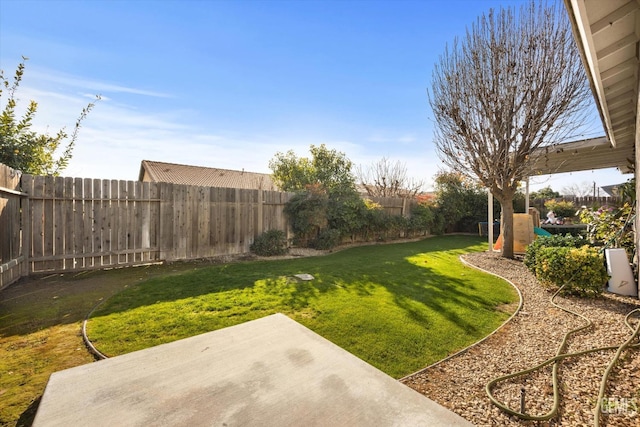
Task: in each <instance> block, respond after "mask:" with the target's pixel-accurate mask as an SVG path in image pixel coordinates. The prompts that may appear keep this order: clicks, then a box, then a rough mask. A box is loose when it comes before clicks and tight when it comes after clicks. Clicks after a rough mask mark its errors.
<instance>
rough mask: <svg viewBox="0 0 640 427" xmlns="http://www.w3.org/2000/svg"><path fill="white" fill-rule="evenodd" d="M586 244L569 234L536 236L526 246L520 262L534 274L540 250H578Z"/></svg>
mask: <svg viewBox="0 0 640 427" xmlns="http://www.w3.org/2000/svg"><path fill="white" fill-rule="evenodd" d="M585 244H587V242H586V241H585V240H584V239H583V238H581V237H576V236H572V235H570V234H567V235H564V236H562V235H559V234H556V235H553V236H538V238H537V239H535V240H534V241H533V242H531V243H530V244H529V246H527V250H526V252H525V254H524V259H523V260H522V262H523V263H524V265H525V266H526V267H527V268H528V269H529V271H531V272H532V273H535V272H536V267H537V258H538V253H539V252H540V250H541V249H542V248H548V247H568V248H579V247H581V246H583V245H585Z"/></svg>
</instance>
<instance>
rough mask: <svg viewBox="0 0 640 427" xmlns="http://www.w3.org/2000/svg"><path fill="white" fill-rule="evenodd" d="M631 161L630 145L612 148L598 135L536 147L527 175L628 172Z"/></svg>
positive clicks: (632, 159)
mask: <svg viewBox="0 0 640 427" xmlns="http://www.w3.org/2000/svg"><path fill="white" fill-rule="evenodd" d="M633 162H634V151H633V146H625V147H622V148H614V147H613V146H612V145H611V143H610V142H609V139H608V138H607V137H605V136H601V137H598V138H590V139H583V140H579V141H572V142H565V143H561V144H553V145H549V146H546V147H542V148H539V149H538V150H536V151H535V152H534V153H533V154H532V165H531V169H532V170H531V172H530V176H534V175H548V174H555V173H564V172H578V171H585V170H593V169H604V168H618V169H620V171H621V172H622V173H627V172H629V170H630V166H631V165H633Z"/></svg>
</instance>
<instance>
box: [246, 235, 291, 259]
mask: <svg viewBox="0 0 640 427" xmlns="http://www.w3.org/2000/svg"><path fill="white" fill-rule="evenodd" d="M249 249H250V250H251V252H253V253H254V254H256V255H260V256H275V255H284V254H286V253H287V250H288V249H287V237H286V236H285V234H284V231H281V230H268V231H265V232H264V233H262V234H261V235H259V236H258V237H256V240H255V241H254V242H253V243H252V244H251V246H250V247H249Z"/></svg>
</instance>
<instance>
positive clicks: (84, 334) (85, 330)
mask: <svg viewBox="0 0 640 427" xmlns="http://www.w3.org/2000/svg"><path fill="white" fill-rule="evenodd" d="M429 237H434V236H428V237H427V238H423V239H415V240H414V239H411V240H410V241H404V242H384V243H383V244H382V245H381V246H386V244H388V243H391V244H398V243H400V244H403V243H412V242H417V241H421V240H430V239H429ZM378 245H380V243H377V244H375V243H374V244H372V246H378ZM359 246H370V245H350V246H349V247H343V248H340V250H339V251H342V250H348V249H353V248H354V247H359ZM442 249H444V248H439V249H437V250H436V252H438V251H441V250H442ZM335 252H338V251H332V252H326V253H323V254H318V255H320V257H323V256H324V255H331V254H334V253H335ZM471 252H477V247H476V250H472V251H471ZM480 252H482V251H480ZM466 255H467V254H466V253H464V254H461V255H459V256H458V257H455V256H454V257H451V258H450V260H452V261H453V260H455V261H458V262H459V263H460V264H459V265H462V266H464V267H473V268H474V269H475V270H476V271H479V272H482V273H489V274H490V275H492V276H494V277H496V278H499V279H500V280H501V281H506V282H507V283H508V284H510V285H511V287H512V288H515V290H516V292H517V294H518V298H519V304H518V307H517V309H516V310H515V312H513V314H511V315H510V317H509V318H508V319H507V320H505V321H503V322H502V323H501V324H500V325H499V326H498V327H497V328H496V329H495V330H493V331H491V332H490V333H489V335H486V336H484V337H481V339H479V341H476V342H474V343H473V344H471V345H469V346H467V347H465V348H463V350H460V351H457V352H456V353H454V354H451V355H449V356H447V355H446V353H445V354H444V355H441V357H442V356H446V357H444V358H443V359H440V360H437V361H436V362H435V363H432V364H430V365H428V366H427V367H421V366H420V364H419V363H418V364H415V363H414V369H416V368H419V369H418V370H416V371H413V370H407V371H404V372H413V373H411V374H409V375H403V374H402V372H396V374H395V375H392V376H394V377H395V378H397V379H399V380H403V379H405V378H407V377H409V376H411V375H415V374H416V373H419V372H422V371H423V370H425V369H428V368H429V367H431V366H434V365H437V364H438V363H441V362H443V361H445V360H448V359H450V358H452V357H454V356H456V355H459V354H460V353H463V352H465V351H466V350H468V349H469V348H472V347H473V346H475V345H477V344H479V343H481V342H483V341H484V340H486V339H487V338H488V337H490V336H492V335H493V334H494V333H495V332H497V331H498V330H500V329H501V328H502V327H503V326H504V325H505V324H507V323H508V322H509V321H510V320H511V319H512V318H513V317H514V316H515V314H517V313H518V312H519V311H520V309H521V308H522V305H523V298H522V294H521V293H520V291H519V289H518V288H517V287H516V286H515V285H514V284H513V283H512V282H510V281H509V280H507V279H505V278H504V277H501V276H500V275H497V274H493V273H491V272H488V271H486V270H483V269H482V268H479V267H476V266H475V265H473V264H471V263H469V262H468V261H466V260H465V259H464V258H463V257H464V256H466ZM313 257H314V256H311V258H313ZM295 258H308V257H307V256H302V257H295ZM252 261H257V260H252ZM260 261H262V260H260ZM274 261H278V260H274ZM503 283H504V282H503ZM504 289H508V286H507V287H506V288H504ZM107 301H109V299H106V300H103V301H101V302H99V303H98V304H97V305H96V306H95V307H93V309H92V310H91V312H90V313H89V314H88V315H87V317H86V319H85V320H84V322H83V325H82V337H83V340H84V341H85V345H86V347H87V349H88V350H89V352H91V353H92V354H93V355H94V357H96V359H103V358H107V357H109V356H107V355H106V354H104V353H102V352H101V351H100V350H98V348H97V347H101V345H100V344H101V343H97V344H94V343H93V342H92V340H91V339H90V338H89V335H91V333H90V331H91V329H90V328H89V325H88V322H89V320H92V319H93V316H94V315H95V313H94V312H96V311H99V310H98V309H99V308H100V307H101V306H102V305H103V304H104V303H105V302H107ZM513 302H515V300H512V301H510V302H509V304H513ZM507 313H508V312H505V313H504V314H507ZM290 317H292V318H294V317H293V316H290ZM294 319H295V318H294ZM301 324H304V323H301ZM305 326H306V327H308V328H310V329H312V330H315V329H313V328H311V327H310V326H307V325H306V324H305ZM486 332H489V331H486ZM323 336H324V335H323ZM460 344H464V343H460ZM117 354H119V353H117ZM430 359H431V360H434V358H430ZM363 360H366V359H365V358H363ZM367 361H368V360H367ZM368 363H372V362H371V361H368ZM372 364H374V363H372ZM374 365H375V364H374ZM415 365H417V366H415ZM375 366H377V365H375ZM423 366H424V365H423ZM378 369H382V368H380V367H378ZM389 374H390V375H391V373H389ZM398 374H400V375H403V376H402V377H400V376H396V375H398Z"/></svg>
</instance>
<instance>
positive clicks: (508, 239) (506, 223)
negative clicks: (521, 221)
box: [500, 197, 513, 258]
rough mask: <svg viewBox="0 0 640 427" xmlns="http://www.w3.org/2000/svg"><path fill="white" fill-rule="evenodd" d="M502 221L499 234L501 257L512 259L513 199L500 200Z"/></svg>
mask: <svg viewBox="0 0 640 427" xmlns="http://www.w3.org/2000/svg"><path fill="white" fill-rule="evenodd" d="M500 207H501V209H502V220H501V224H500V232H501V234H502V256H503V257H504V258H513V197H511V198H509V199H508V200H500Z"/></svg>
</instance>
